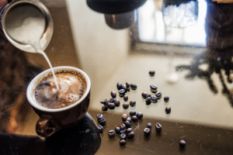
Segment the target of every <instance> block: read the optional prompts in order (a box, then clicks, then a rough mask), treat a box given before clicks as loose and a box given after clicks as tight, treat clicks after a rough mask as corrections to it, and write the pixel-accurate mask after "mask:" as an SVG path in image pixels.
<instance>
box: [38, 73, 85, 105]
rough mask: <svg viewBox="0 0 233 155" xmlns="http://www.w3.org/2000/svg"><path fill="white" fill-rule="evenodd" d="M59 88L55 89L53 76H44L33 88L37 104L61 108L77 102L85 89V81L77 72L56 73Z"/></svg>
mask: <svg viewBox="0 0 233 155" xmlns="http://www.w3.org/2000/svg"><path fill="white" fill-rule="evenodd" d="M56 77H57V80H58V85H59V90H58V91H57V89H56V86H55V83H54V80H53V77H52V76H51V75H49V76H47V77H45V78H44V79H43V80H42V81H41V82H40V83H39V85H38V86H37V87H36V89H35V98H36V100H37V102H38V103H39V104H41V105H42V106H44V107H47V108H52V109H56V108H62V107H65V106H68V105H70V104H73V103H75V102H77V101H78V100H79V99H80V98H81V97H82V95H83V94H84V91H85V90H86V82H85V80H84V78H83V77H82V76H81V75H80V74H79V73H73V72H58V73H56Z"/></svg>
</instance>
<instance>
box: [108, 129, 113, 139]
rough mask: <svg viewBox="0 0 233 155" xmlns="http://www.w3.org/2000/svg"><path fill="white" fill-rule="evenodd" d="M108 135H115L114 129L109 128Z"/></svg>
mask: <svg viewBox="0 0 233 155" xmlns="http://www.w3.org/2000/svg"><path fill="white" fill-rule="evenodd" d="M108 137H109V138H114V137H115V131H114V130H109V131H108Z"/></svg>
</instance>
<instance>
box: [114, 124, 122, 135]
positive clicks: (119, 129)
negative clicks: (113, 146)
mask: <svg viewBox="0 0 233 155" xmlns="http://www.w3.org/2000/svg"><path fill="white" fill-rule="evenodd" d="M120 131H121V128H120V127H119V126H117V127H116V128H115V132H116V133H117V134H120Z"/></svg>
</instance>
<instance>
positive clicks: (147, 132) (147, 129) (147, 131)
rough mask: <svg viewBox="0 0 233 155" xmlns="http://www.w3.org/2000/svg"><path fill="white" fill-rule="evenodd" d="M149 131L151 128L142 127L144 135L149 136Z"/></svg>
mask: <svg viewBox="0 0 233 155" xmlns="http://www.w3.org/2000/svg"><path fill="white" fill-rule="evenodd" d="M150 133H151V129H150V128H145V129H144V136H145V137H148V136H150Z"/></svg>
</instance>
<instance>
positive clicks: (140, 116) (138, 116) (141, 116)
mask: <svg viewBox="0 0 233 155" xmlns="http://www.w3.org/2000/svg"><path fill="white" fill-rule="evenodd" d="M136 116H137V118H138V119H139V120H141V119H142V118H143V113H142V112H137V114H136Z"/></svg>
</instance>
